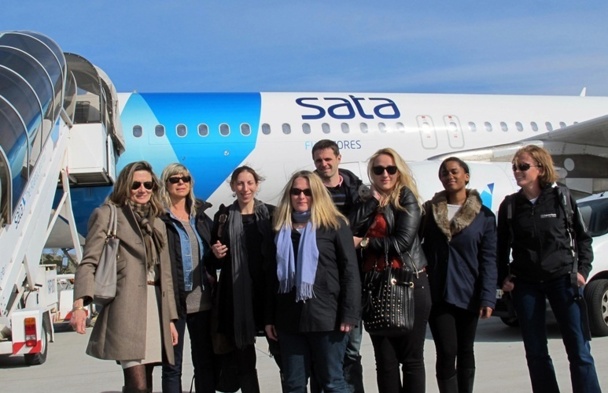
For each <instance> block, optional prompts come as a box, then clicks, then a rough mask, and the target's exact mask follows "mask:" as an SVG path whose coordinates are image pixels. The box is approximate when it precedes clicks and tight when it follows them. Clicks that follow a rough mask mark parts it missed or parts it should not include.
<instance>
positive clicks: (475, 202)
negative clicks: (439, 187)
mask: <svg viewBox="0 0 608 393" xmlns="http://www.w3.org/2000/svg"><path fill="white" fill-rule="evenodd" d="M431 204H432V206H433V218H434V219H435V223H437V227H439V230H441V232H443V234H444V235H445V236H446V237H447V238H448V241H450V240H452V237H453V236H454V235H456V234H458V233H460V232H462V231H463V230H464V229H465V228H466V227H468V226H469V225H470V224H471V223H472V222H473V220H474V219H475V217H476V216H477V214H478V213H479V211H480V210H481V206H482V203H481V197H480V196H479V194H478V193H477V191H476V190H467V199H466V201H465V202H464V205H462V207H461V208H460V210H458V212H457V213H456V215H455V216H454V218H452V220H451V221H450V220H448V200H447V196H446V192H445V191H440V192H438V193H436V194H435V196H434V197H433V199H431Z"/></svg>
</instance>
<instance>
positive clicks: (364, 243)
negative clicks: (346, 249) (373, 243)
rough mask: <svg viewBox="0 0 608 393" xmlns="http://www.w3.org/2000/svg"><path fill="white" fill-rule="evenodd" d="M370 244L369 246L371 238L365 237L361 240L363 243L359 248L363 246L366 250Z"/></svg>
mask: <svg viewBox="0 0 608 393" xmlns="http://www.w3.org/2000/svg"><path fill="white" fill-rule="evenodd" d="M368 244H369V238H368V237H364V238H363V239H361V243H359V246H361V248H365V247H367V245H368Z"/></svg>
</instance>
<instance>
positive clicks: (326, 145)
mask: <svg viewBox="0 0 608 393" xmlns="http://www.w3.org/2000/svg"><path fill="white" fill-rule="evenodd" d="M325 149H331V150H332V151H333V152H334V154H335V156H336V157H338V156H339V155H340V148H339V147H338V144H337V143H336V142H334V141H332V140H331V139H321V140H320V141H319V142H317V143H315V145H314V146H313V147H312V155H313V158H314V155H315V152H316V151H317V150H325Z"/></svg>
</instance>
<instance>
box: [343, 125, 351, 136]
mask: <svg viewBox="0 0 608 393" xmlns="http://www.w3.org/2000/svg"><path fill="white" fill-rule="evenodd" d="M342 132H343V133H345V134H348V133H349V132H350V128H348V123H342Z"/></svg>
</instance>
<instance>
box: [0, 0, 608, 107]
mask: <svg viewBox="0 0 608 393" xmlns="http://www.w3.org/2000/svg"><path fill="white" fill-rule="evenodd" d="M607 15H608V2H606V1H605V0H603V1H599V0H590V1H571V0H552V1H549V0H546V1H538V0H527V1H521V0H511V1H496V0H486V1H482V0H478V1H469V0H457V1H454V0H452V1H438V0H426V1H423V0H394V1H385V0H376V1H369V0H367V1H359V0H348V1H346V0H333V1H317V0H309V1H289V0H282V1H278V0H277V1H264V0H258V1H255V2H251V1H231V0H222V1H213V0H173V1H157V0H148V1H142V0H133V1H130V0H127V1H124V0H104V1H101V0H88V1H82V0H61V1H49V0H23V1H16V0H12V1H10V5H7V4H4V5H3V6H2V12H1V13H0V26H2V29H3V30H33V31H38V32H41V33H43V34H46V35H48V36H49V37H51V38H52V39H54V40H55V41H56V42H57V43H58V44H59V46H60V47H61V48H62V49H63V51H65V52H73V53H77V54H79V55H81V56H84V57H85V58H87V59H88V60H90V61H91V62H92V63H94V64H95V65H97V66H99V67H101V68H102V69H103V70H104V71H105V72H106V73H107V74H108V75H109V76H110V78H111V79H112V80H113V82H114V84H115V85H116V87H117V90H118V91H134V90H136V91H139V92H168V91H174V92H176V91H186V92H224V91H225V92H255V91H320V92H324V91H348V92H372V91H373V92H408V93H409V92H414V93H420V92H421V93H442V92H443V93H495V94H500V93H505V94H547V95H554V94H562V95H577V94H579V93H580V91H581V89H582V88H583V87H587V94H588V95H607V96H608V24H607V23H606V21H605V18H606V16H607Z"/></svg>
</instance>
